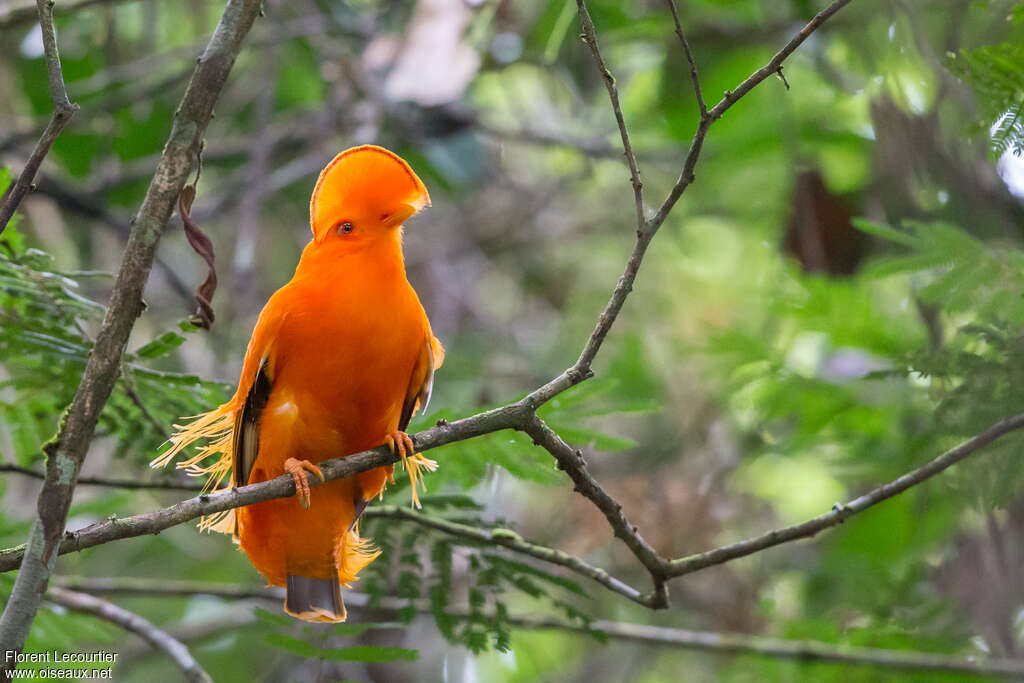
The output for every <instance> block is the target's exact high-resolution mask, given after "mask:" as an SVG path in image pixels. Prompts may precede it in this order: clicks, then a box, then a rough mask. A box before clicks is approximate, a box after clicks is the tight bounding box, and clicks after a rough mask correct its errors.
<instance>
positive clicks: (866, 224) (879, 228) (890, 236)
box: [852, 218, 921, 248]
mask: <svg viewBox="0 0 1024 683" xmlns="http://www.w3.org/2000/svg"><path fill="white" fill-rule="evenodd" d="M852 223H853V227H855V228H857V229H858V230H861V231H863V232H866V233H868V234H869V235H874V236H875V237H881V238H882V239H884V240H888V241H889V242H895V243H896V244H903V245H905V246H908V247H911V248H917V247H920V246H921V239H920V238H919V237H917V236H915V235H912V234H910V233H907V232H904V231H902V230H897V229H896V228H893V227H891V226H889V225H885V224H883V223H875V222H874V221H870V220H868V219H866V218H854V219H853V220H852Z"/></svg>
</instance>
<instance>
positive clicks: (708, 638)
mask: <svg viewBox="0 0 1024 683" xmlns="http://www.w3.org/2000/svg"><path fill="white" fill-rule="evenodd" d="M54 583H56V584H57V585H60V586H66V587H68V588H71V589H74V590H80V591H85V592H88V593H100V594H114V595H139V596H147V597H159V596H166V597H177V596H193V595H212V596H217V597H221V598H228V599H234V600H245V599H256V600H267V601H272V602H275V603H279V602H280V601H282V600H283V599H284V591H283V590H282V589H280V588H256V587H249V586H243V585H238V584H230V583H220V582H214V581H180V580H172V579H137V578H131V577H118V578H95V577H54ZM345 601H346V603H347V604H348V606H349V607H356V608H363V607H367V606H369V605H371V604H372V605H374V607H375V608H379V609H383V610H387V611H398V610H403V609H408V608H410V607H411V608H413V609H415V610H417V611H419V612H423V613H425V614H430V613H432V610H431V608H430V605H429V604H427V602H426V601H422V600H409V599H404V598H393V597H388V596H385V597H383V598H381V597H376V596H375V597H374V598H373V600H371V598H370V596H368V595H366V594H363V593H351V592H350V593H346V595H345ZM446 613H447V614H449V615H450V616H453V617H457V618H458V617H465V616H467V615H468V612H463V611H460V610H458V609H449V610H447V611H446ZM236 616H237V619H232V620H230V621H228V622H225V624H226V627H228V626H238V625H242V624H245V623H249V622H251V621H253V620H254V619H255V616H253V615H252V613H251V612H250V611H248V610H246V611H245V612H239V613H238V614H237V615H236ZM509 623H510V624H512V625H514V626H517V627H519V628H525V629H557V630H559V631H568V632H573V633H580V634H584V635H589V634H590V633H592V632H595V631H596V632H599V633H603V634H605V635H607V636H609V637H611V638H615V639H621V640H630V641H634V642H638V643H643V644H647V645H658V646H664V647H671V648H678V649H684V650H695V651H698V652H712V653H722V654H735V655H754V656H758V657H769V658H772V659H794V660H797V661H800V662H831V663H837V664H853V665H862V666H874V667H880V668H885V669H896V670H900V671H935V672H948V673H965V674H972V675H981V676H998V677H1004V676H1012V677H1020V676H1022V675H1024V662H1022V661H1020V660H1007V659H985V658H977V659H976V658H973V657H972V658H968V657H962V656H961V657H954V656H949V655H938V654H932V653H927V652H915V651H912V650H884V649H879V648H865V647H855V646H849V645H838V644H835V643H823V642H819V641H813V640H788V639H782V638H769V637H765V636H757V635H751V634H747V633H721V632H713V631H694V630H690V629H681V628H670V627H664V626H649V625H645V624H634V623H629V622H622V621H605V620H600V619H599V620H596V621H593V622H591V623H590V628H589V631H588V630H587V629H586V628H584V627H582V626H578V625H576V624H567V623H565V622H562V621H560V620H558V619H553V618H549V617H531V616H512V617H509ZM211 630H212V627H211V629H206V628H204V629H203V630H202V632H201V633H200V634H198V636H196V635H193V636H192V637H199V636H205V635H208V634H209V633H210V632H211ZM217 630H221V629H217ZM176 633H178V632H176ZM181 639H182V640H184V639H185V638H184V637H182V638H181Z"/></svg>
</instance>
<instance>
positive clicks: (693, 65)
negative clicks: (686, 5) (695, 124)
mask: <svg viewBox="0 0 1024 683" xmlns="http://www.w3.org/2000/svg"><path fill="white" fill-rule="evenodd" d="M668 8H669V11H671V12H672V21H673V22H675V25H676V35H677V36H679V42H680V43H681V44H682V46H683V52H685V53H686V61H687V62H689V64H690V80H692V81H693V92H694V94H695V95H696V96H697V106H698V107H700V118H701V120H702V121H703V120H704V119H706V118H707V116H708V107H707V105H706V104H704V93H702V92H701V90H700V76H698V75H697V62H696V60H694V58H693V50H691V49H690V41H688V40H687V39H686V34H685V33H683V25H682V24H681V23H680V22H679V9H678V8H677V7H676V0H668Z"/></svg>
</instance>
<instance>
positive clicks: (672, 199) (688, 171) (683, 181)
mask: <svg viewBox="0 0 1024 683" xmlns="http://www.w3.org/2000/svg"><path fill="white" fill-rule="evenodd" d="M851 1H852V0H835V1H834V2H833V3H832V4H831V5H829V6H828V7H826V8H825V9H823V10H822V11H821V12H819V13H818V14H816V15H815V16H814V18H813V19H811V20H810V21H809V22H807V24H806V25H805V26H804V27H803V28H802V29H800V32H799V33H797V34H796V35H795V36H793V38H792V39H791V40H790V41H789V42H788V43H786V45H785V47H783V48H782V49H781V50H779V51H778V52H777V53H775V56H774V57H772V58H771V59H770V60H768V63H767V64H765V65H764V66H763V67H761V68H760V69H758V70H757V71H755V72H754V73H752V74H751V75H750V76H748V77H747V79H746V80H744V81H743V82H742V83H740V84H739V85H738V86H736V89H735V90H726V91H725V96H724V97H723V98H722V99H721V100H719V102H718V104H716V105H715V106H714V107H712V108H711V109H710V110H709V111H708V115H707V116H706V117H702V118H701V121H700V123H699V124H698V126H697V132H696V133H695V134H694V136H693V140H692V141H691V142H690V150H689V151H688V152H687V154H686V159H685V161H684V162H683V169H682V171H681V172H680V173H679V179H678V180H676V183H675V185H673V186H672V190H671V191H669V193H668V197H666V198H665V201H664V202H663V203H662V205H661V208H659V209H658V212H657V213H656V214H655V215H654V218H652V219H651V220H650V222H649V223H648V231H649V232H651V233H654V232H657V230H658V228H660V227H661V224H662V223H664V222H665V219H666V218H668V214H669V212H670V211H672V207H674V206H675V205H676V202H678V201H679V198H680V197H682V196H683V192H685V191H686V188H687V187H689V186H690V184H692V183H693V181H694V175H693V172H694V169H695V168H696V166H697V160H698V159H699V158H700V153H701V150H702V149H703V147H704V138H705V137H706V136H707V134H708V129H709V128H710V127H711V124H712V123H714V122H715V121H717V120H718V119H720V118H721V117H722V114H724V113H725V112H726V110H728V109H729V107H731V106H732V105H734V104H736V103H737V102H738V101H739V100H740V98H742V97H743V96H744V95H746V94H747V93H748V92H750V91H751V90H753V89H754V86H756V85H757V84H758V83H760V82H761V81H763V80H764V79H766V78H768V77H769V76H771V75H772V74H780V75H781V74H782V63H783V62H784V61H786V58H787V57H789V56H790V55H791V54H793V52H795V51H796V49H797V48H798V47H800V45H802V44H803V42H804V41H805V40H807V38H808V37H809V36H810V35H811V34H812V33H814V32H815V31H816V30H818V28H819V27H820V26H821V25H822V24H824V23H825V22H826V21H828V19H829V18H830V17H831V16H832V15H834V14H835V13H836V12H838V11H839V10H841V9H842V8H843V7H845V6H846V5H848V4H850V2H851ZM638 241H639V239H638Z"/></svg>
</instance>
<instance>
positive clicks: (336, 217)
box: [309, 145, 430, 242]
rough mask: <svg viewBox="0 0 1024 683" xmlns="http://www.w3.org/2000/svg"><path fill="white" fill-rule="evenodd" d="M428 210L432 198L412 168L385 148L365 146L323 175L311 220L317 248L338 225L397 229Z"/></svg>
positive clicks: (333, 163) (333, 162)
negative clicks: (368, 223) (376, 223)
mask: <svg viewBox="0 0 1024 683" xmlns="http://www.w3.org/2000/svg"><path fill="white" fill-rule="evenodd" d="M427 206H430V195H429V194H427V188H426V187H424V186H423V183H422V182H421V181H420V179H419V177H417V175H416V174H415V173H414V172H413V170H412V169H411V168H409V164H407V163H405V161H404V160H403V159H402V158H401V157H399V156H398V155H396V154H393V153H392V152H389V151H388V150H386V149H384V148H383V147H376V146H374V145H363V146H362V147H353V148H352V149H347V150H345V151H344V152H342V153H341V154H339V155H338V156H336V157H334V159H332V160H331V163H329V164H327V167H326V168H324V170H323V171H322V172H321V173H320V178H319V179H318V180H317V182H316V188H314V190H313V197H312V199H311V200H310V202H309V219H310V226H311V227H312V229H313V238H314V239H315V240H316V241H317V242H319V241H320V240H321V239H323V237H324V235H326V234H327V232H328V231H330V230H331V228H333V227H334V225H335V224H336V223H338V222H339V221H342V220H352V221H358V220H360V219H364V220H365V219H373V220H381V219H384V220H385V222H388V220H390V221H391V224H398V223H401V222H402V221H404V220H405V219H406V218H408V217H409V216H411V215H412V214H414V213H416V212H417V211H419V210H420V209H423V208H424V207H427Z"/></svg>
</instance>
